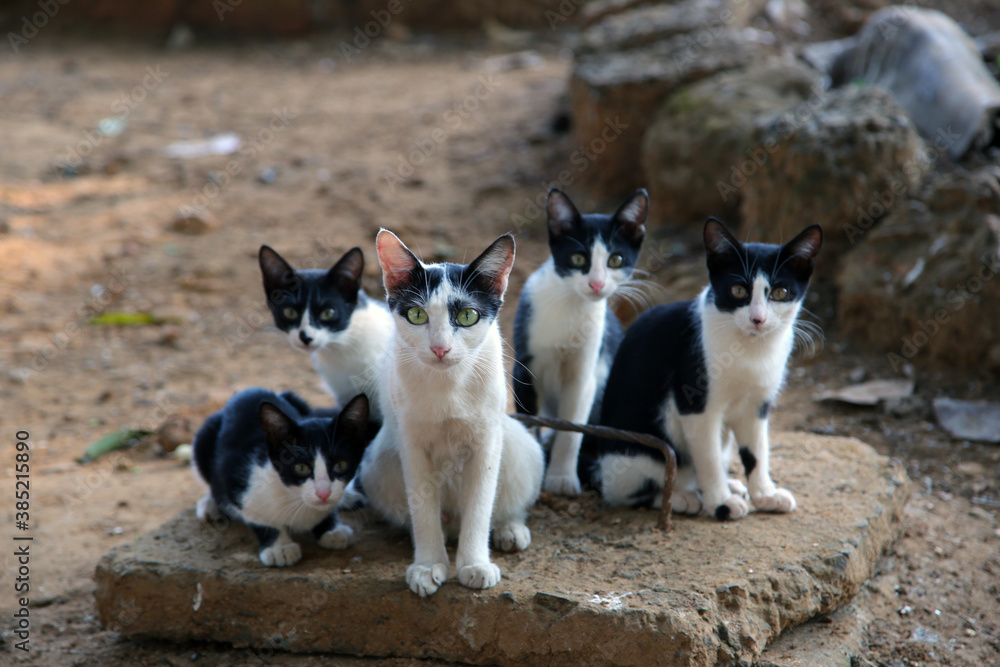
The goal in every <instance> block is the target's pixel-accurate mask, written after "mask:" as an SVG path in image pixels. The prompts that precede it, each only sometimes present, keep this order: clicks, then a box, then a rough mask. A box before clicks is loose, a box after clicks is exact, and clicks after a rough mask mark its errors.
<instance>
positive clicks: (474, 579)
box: [458, 562, 500, 588]
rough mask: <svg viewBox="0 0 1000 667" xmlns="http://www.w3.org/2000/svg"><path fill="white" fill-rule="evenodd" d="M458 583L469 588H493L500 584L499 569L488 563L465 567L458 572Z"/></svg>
mask: <svg viewBox="0 0 1000 667" xmlns="http://www.w3.org/2000/svg"><path fill="white" fill-rule="evenodd" d="M458 583H460V584H462V585H463V586H468V587H469V588H493V587H494V586H496V585H497V584H499V583H500V568H499V567H497V566H496V565H494V564H493V563H488V562H487V563H480V564H478V565H466V566H465V567H461V568H459V570H458Z"/></svg>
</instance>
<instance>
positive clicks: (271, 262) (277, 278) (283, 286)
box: [257, 245, 299, 303]
mask: <svg viewBox="0 0 1000 667" xmlns="http://www.w3.org/2000/svg"><path fill="white" fill-rule="evenodd" d="M257 259H258V261H259V262H260V272H261V273H262V274H263V275H264V295H265V296H266V297H267V300H268V301H270V302H272V303H277V302H278V301H279V295H280V294H281V293H283V292H294V291H295V290H296V289H298V286H299V278H298V276H297V275H296V273H295V269H293V268H292V265H291V264H289V263H288V262H286V261H285V260H284V259H283V258H282V257H281V255H279V254H278V253H277V252H275V251H274V249H273V248H271V247H270V246H266V245H262V246H261V247H260V252H259V253H258V255H257Z"/></svg>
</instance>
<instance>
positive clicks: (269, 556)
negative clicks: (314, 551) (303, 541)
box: [260, 542, 302, 567]
mask: <svg viewBox="0 0 1000 667" xmlns="http://www.w3.org/2000/svg"><path fill="white" fill-rule="evenodd" d="M300 560H302V547H300V546H299V545H298V544H297V543H295V542H282V543H280V544H272V545H271V546H269V547H265V548H263V549H261V550H260V562H261V563H263V564H264V565H267V566H268V567H288V566H289V565H295V564H296V563H298V562H299V561H300Z"/></svg>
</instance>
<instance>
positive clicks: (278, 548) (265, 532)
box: [250, 523, 302, 567]
mask: <svg viewBox="0 0 1000 667" xmlns="http://www.w3.org/2000/svg"><path fill="white" fill-rule="evenodd" d="M250 530H252V531H253V534H254V535H256V536H257V541H258V542H260V553H259V554H258V555H259V557H260V562H261V563H263V564H264V565H267V566H268V567H287V566H289V565H295V564H296V563H298V562H299V561H300V560H302V547H300V546H299V545H298V544H297V543H296V542H295V541H294V540H292V537H291V535H289V534H288V529H287V528H284V527H282V528H280V529H278V528H271V527H270V526H260V525H257V524H255V523H251V524H250Z"/></svg>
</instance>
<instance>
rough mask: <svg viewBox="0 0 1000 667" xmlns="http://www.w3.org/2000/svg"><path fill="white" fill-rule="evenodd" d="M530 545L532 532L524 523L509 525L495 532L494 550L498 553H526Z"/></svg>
mask: <svg viewBox="0 0 1000 667" xmlns="http://www.w3.org/2000/svg"><path fill="white" fill-rule="evenodd" d="M530 545H531V531H530V530H528V527H527V526H525V525H524V524H523V523H520V524H518V523H508V524H506V525H504V526H500V527H498V528H496V529H494V530H493V548H494V549H497V550H498V551H503V552H504V553H513V552H515V551H524V550H525V549H527V548H528V547H529V546H530Z"/></svg>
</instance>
